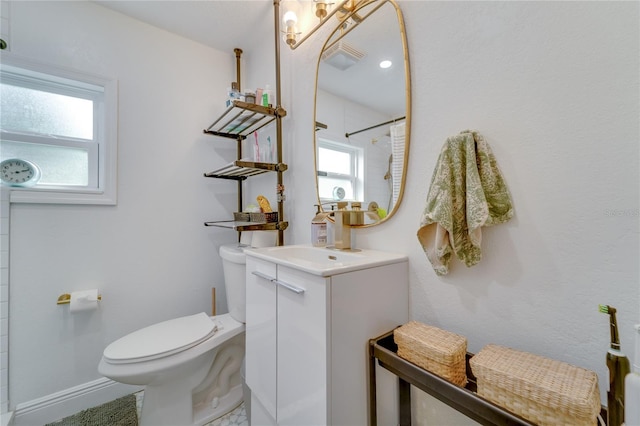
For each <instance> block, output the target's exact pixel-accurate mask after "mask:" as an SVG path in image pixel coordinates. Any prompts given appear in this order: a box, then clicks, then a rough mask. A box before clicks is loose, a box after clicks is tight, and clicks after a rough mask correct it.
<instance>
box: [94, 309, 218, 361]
mask: <svg viewBox="0 0 640 426" xmlns="http://www.w3.org/2000/svg"><path fill="white" fill-rule="evenodd" d="M216 331H217V327H216V324H215V323H214V322H213V320H212V319H211V317H209V316H208V315H207V314H205V313H204V312H200V313H199V314H195V315H189V316H185V317H180V318H175V319H172V320H168V321H164V322H160V323H158V324H153V325H150V326H148V327H145V328H142V329H140V330H137V331H134V332H133V333H130V334H128V335H126V336H124V337H122V338H120V339H118V340H116V341H115V342H113V343H111V344H110V345H109V346H107V348H106V349H105V350H104V354H103V355H104V358H105V359H106V360H107V361H109V362H115V363H117V362H141V361H148V360H151V359H156V358H161V357H165V356H169V355H172V354H174V353H178V352H182V351H184V350H186V349H189V348H190V347H193V346H195V345H197V344H199V343H200V342H202V341H204V340H206V339H208V338H209V337H211V336H212V335H214V334H215V332H216Z"/></svg>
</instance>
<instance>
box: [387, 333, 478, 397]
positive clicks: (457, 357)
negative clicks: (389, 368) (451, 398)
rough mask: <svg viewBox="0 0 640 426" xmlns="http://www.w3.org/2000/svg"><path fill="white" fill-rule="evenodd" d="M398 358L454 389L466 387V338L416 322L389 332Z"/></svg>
mask: <svg viewBox="0 0 640 426" xmlns="http://www.w3.org/2000/svg"><path fill="white" fill-rule="evenodd" d="M393 339H394V341H395V342H396V344H397V345H398V356H399V357H401V358H404V359H406V360H407V361H410V362H412V363H414V364H416V365H418V366H419V367H422V368H424V369H425V370H428V371H430V372H432V373H435V374H437V375H438V376H440V377H442V378H444V379H446V380H448V381H450V382H451V383H454V384H456V385H458V386H465V385H466V384H467V369H466V362H465V355H466V353H467V339H466V338H465V337H463V336H460V335H458V334H454V333H451V332H449V331H445V330H441V329H439V328H437V327H433V326H430V325H426V324H423V323H420V322H417V321H410V322H408V323H406V324H404V325H402V326H401V327H398V328H396V329H395V330H394V331H393Z"/></svg>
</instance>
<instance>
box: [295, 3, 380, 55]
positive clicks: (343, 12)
mask: <svg viewBox="0 0 640 426" xmlns="http://www.w3.org/2000/svg"><path fill="white" fill-rule="evenodd" d="M313 1H314V2H315V4H316V7H315V14H316V16H317V17H318V18H320V22H319V23H318V24H317V25H316V26H315V27H313V28H312V29H311V30H310V31H309V32H307V34H306V35H305V36H304V37H302V38H301V39H300V40H297V38H298V35H300V34H301V33H297V32H295V25H296V23H297V22H298V20H297V18H296V16H295V13H293V12H292V11H289V12H287V13H285V14H284V16H283V20H284V24H285V27H286V31H284V33H285V37H284V40H285V42H286V43H287V44H288V45H289V47H290V48H291V49H292V50H293V49H296V48H297V47H298V46H300V45H301V44H302V43H304V41H305V40H306V39H308V38H309V37H311V35H313V34H314V33H315V32H316V31H317V30H318V29H319V28H320V27H322V25H324V24H325V23H326V22H328V21H329V19H330V18H331V17H332V16H333V15H336V17H337V18H338V20H339V21H340V22H343V23H344V22H345V21H347V20H348V19H350V18H352V20H353V21H354V24H353V25H351V26H350V28H349V30H348V31H350V30H352V29H353V28H355V27H356V26H357V25H358V24H359V23H360V22H362V20H363V19H364V18H366V17H367V16H369V15H370V14H371V13H373V12H374V11H375V10H377V9H378V8H379V7H380V6H382V5H383V4H384V3H385V1H383V0H340V1H338V2H337V3H334V2H332V1H331V0H313ZM373 3H378V4H377V5H376V6H374V7H373V8H372V10H370V11H369V12H367V13H366V14H365V16H360V15H359V14H358V13H356V12H357V11H358V10H359V9H360V8H362V7H363V6H366V5H369V4H373ZM334 4H336V5H335V7H333V8H332V10H331V11H329V10H328V8H329V6H333V5H334ZM348 31H346V32H348ZM346 32H345V34H346Z"/></svg>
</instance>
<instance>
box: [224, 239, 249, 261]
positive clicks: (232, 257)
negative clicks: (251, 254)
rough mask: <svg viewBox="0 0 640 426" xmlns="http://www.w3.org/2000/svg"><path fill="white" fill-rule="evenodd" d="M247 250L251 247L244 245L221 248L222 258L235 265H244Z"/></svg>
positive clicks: (228, 245) (229, 245) (227, 245)
mask: <svg viewBox="0 0 640 426" xmlns="http://www.w3.org/2000/svg"><path fill="white" fill-rule="evenodd" d="M247 248H249V246H246V245H244V244H226V245H223V246H220V257H221V258H223V259H224V260H228V261H230V262H233V263H240V264H244V263H246V260H247V255H246V254H244V250H245V249H247Z"/></svg>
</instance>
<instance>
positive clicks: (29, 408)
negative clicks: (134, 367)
mask: <svg viewBox="0 0 640 426" xmlns="http://www.w3.org/2000/svg"><path fill="white" fill-rule="evenodd" d="M139 390H142V388H141V387H140V386H132V385H125V384H122V383H118V382H114V381H113V380H111V379H107V378H106V377H103V378H100V379H97V380H94V381H92V382H88V383H84V384H81V385H78V386H74V387H72V388H69V389H64V390H62V391H60V392H56V393H52V394H50V395H46V396H43V397H42V398H38V399H34V400H32V401H28V402H24V403H21V404H18V405H17V406H16V408H15V410H14V418H13V423H12V425H13V426H35V425H44V424H47V423H51V422H54V421H56V420H59V419H62V418H63V417H66V416H69V415H71V414H75V413H77V412H79V411H82V410H86V409H87V408H91V407H95V406H97V405H101V404H104V403H105V402H109V401H113V400H114V399H117V398H119V397H121V396H125V395H128V394H130V393H133V392H137V391H139Z"/></svg>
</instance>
